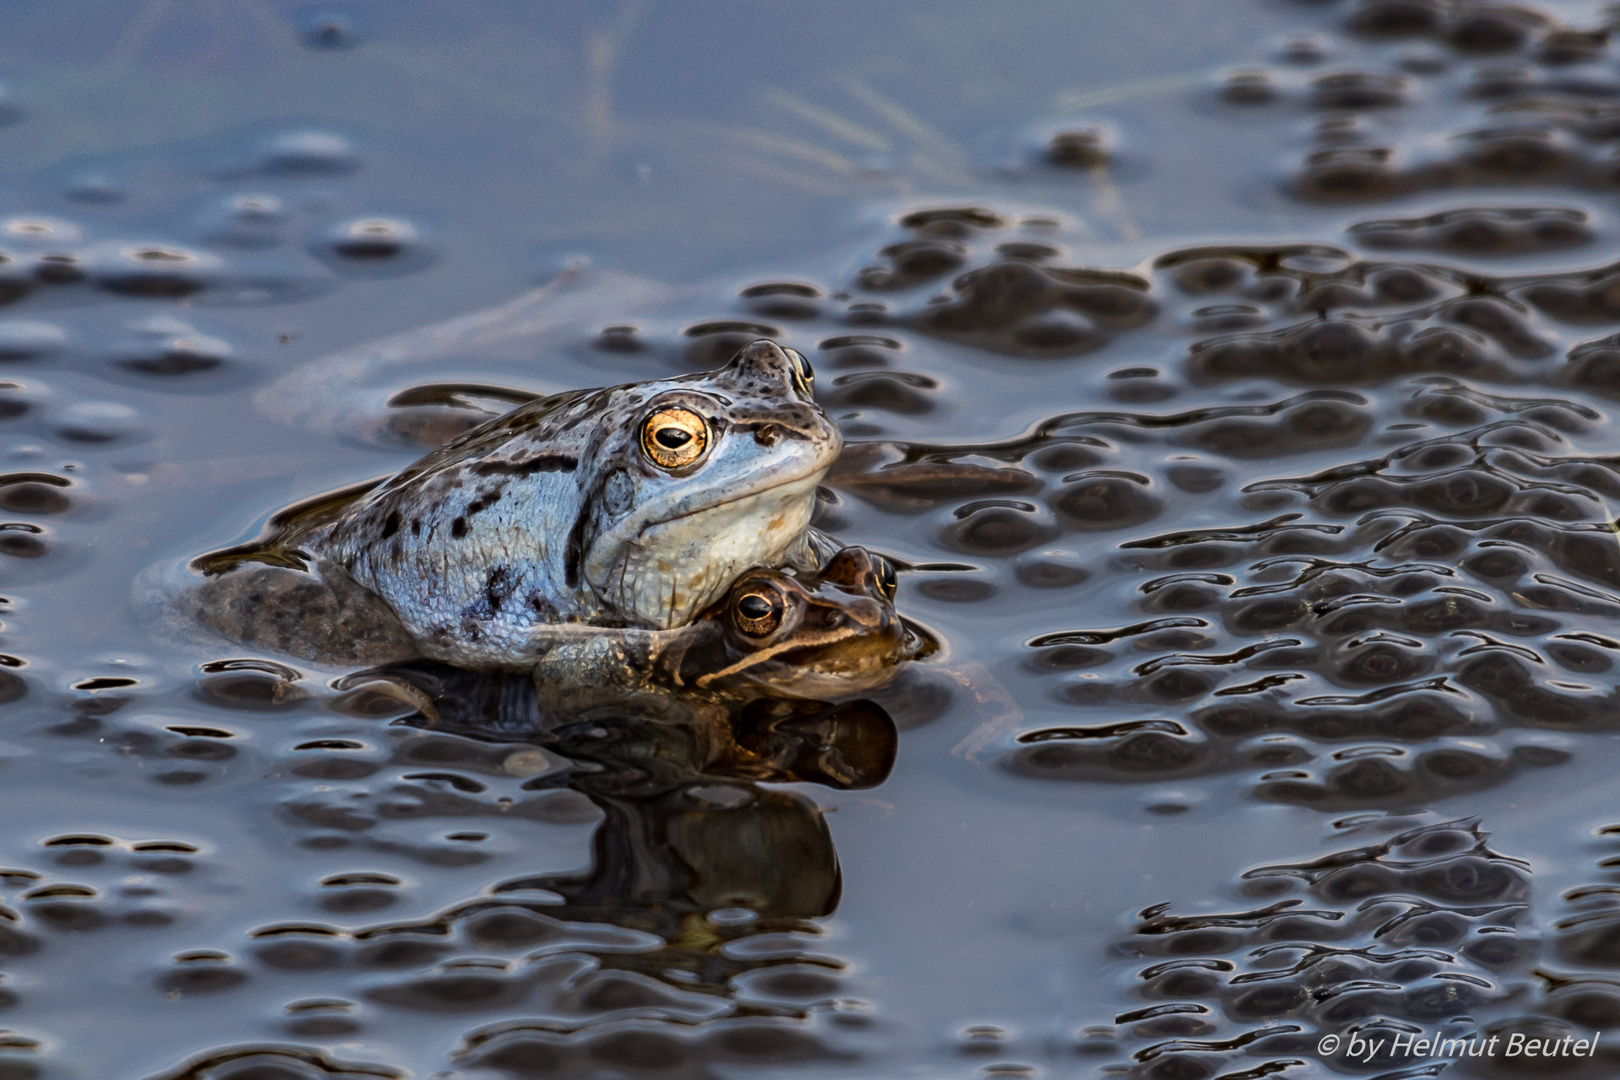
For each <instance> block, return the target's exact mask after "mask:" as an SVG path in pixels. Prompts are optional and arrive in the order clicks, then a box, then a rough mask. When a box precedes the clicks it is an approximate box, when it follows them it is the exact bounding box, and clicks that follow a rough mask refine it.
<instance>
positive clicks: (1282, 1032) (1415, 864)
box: [1079, 818, 1538, 1077]
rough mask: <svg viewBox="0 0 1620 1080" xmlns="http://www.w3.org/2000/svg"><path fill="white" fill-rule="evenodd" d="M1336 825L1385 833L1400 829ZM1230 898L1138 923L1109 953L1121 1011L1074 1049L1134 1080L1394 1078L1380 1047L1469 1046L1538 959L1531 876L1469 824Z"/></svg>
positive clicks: (1253, 884)
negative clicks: (1232, 902)
mask: <svg viewBox="0 0 1620 1080" xmlns="http://www.w3.org/2000/svg"><path fill="white" fill-rule="evenodd" d="M1342 824H1344V825H1346V826H1352V827H1353V826H1355V825H1358V824H1359V825H1361V827H1362V828H1363V829H1366V828H1369V827H1371V828H1378V827H1379V826H1380V825H1383V828H1382V829H1380V830H1379V831H1386V832H1387V831H1390V830H1391V828H1392V827H1393V828H1396V829H1398V828H1399V825H1400V821H1399V819H1390V820H1389V821H1388V823H1387V824H1385V823H1383V822H1379V821H1378V820H1377V819H1376V818H1375V819H1373V820H1372V821H1371V822H1370V823H1369V822H1360V823H1357V822H1349V821H1347V822H1345V823H1342ZM1407 824H1408V825H1410V819H1408V822H1407ZM1235 892H1236V893H1237V896H1236V897H1235V899H1237V900H1238V901H1239V905H1240V909H1239V910H1215V911H1211V910H1207V908H1208V907H1209V906H1210V905H1208V904H1205V905H1201V907H1204V908H1205V909H1206V910H1202V911H1199V912H1197V913H1189V914H1176V913H1174V911H1173V909H1172V907H1171V905H1170V904H1159V905H1155V906H1153V907H1150V908H1147V909H1145V910H1143V911H1142V912H1140V913H1138V915H1137V920H1136V924H1135V927H1134V930H1133V933H1132V935H1131V936H1130V937H1129V938H1128V939H1126V940H1124V941H1121V942H1120V943H1119V946H1118V950H1119V951H1120V952H1121V953H1126V954H1129V955H1131V956H1133V957H1138V958H1140V959H1136V960H1133V961H1132V962H1131V964H1130V966H1129V970H1128V971H1121V976H1122V978H1123V979H1125V980H1126V986H1127V989H1126V990H1125V997H1124V999H1123V1001H1122V1004H1123V1005H1124V1007H1123V1008H1122V1009H1121V1011H1120V1013H1119V1015H1117V1016H1116V1017H1114V1018H1113V1023H1112V1024H1111V1025H1106V1024H1105V1025H1097V1026H1093V1027H1090V1028H1087V1029H1086V1030H1085V1033H1084V1035H1083V1036H1082V1039H1081V1041H1080V1047H1079V1048H1080V1049H1081V1050H1082V1051H1083V1052H1086V1053H1088V1054H1109V1055H1112V1054H1120V1053H1123V1054H1124V1055H1125V1056H1126V1060H1125V1061H1124V1062H1122V1063H1121V1064H1120V1065H1119V1066H1118V1068H1119V1071H1120V1072H1121V1073H1122V1074H1123V1075H1127V1076H1131V1077H1138V1076H1140V1077H1163V1076H1171V1075H1174V1076H1213V1075H1217V1074H1220V1075H1225V1074H1228V1073H1232V1072H1237V1073H1243V1072H1246V1071H1250V1070H1254V1071H1255V1075H1260V1074H1261V1073H1263V1072H1271V1071H1277V1070H1280V1069H1283V1068H1287V1069H1288V1070H1289V1075H1296V1074H1297V1075H1299V1076H1310V1077H1317V1076H1320V1077H1328V1076H1336V1075H1339V1070H1340V1069H1341V1068H1345V1067H1353V1068H1355V1069H1357V1070H1362V1069H1366V1070H1372V1071H1376V1070H1378V1069H1386V1070H1390V1069H1399V1068H1400V1067H1401V1066H1402V1065H1410V1064H1411V1058H1410V1056H1409V1055H1403V1054H1399V1053H1393V1052H1391V1051H1390V1050H1389V1049H1388V1047H1389V1040H1391V1039H1392V1038H1393V1037H1394V1036H1395V1035H1396V1034H1401V1035H1406V1036H1414V1037H1420V1038H1434V1037H1437V1036H1438V1037H1443V1038H1447V1039H1471V1038H1473V1037H1475V1036H1476V1035H1478V1034H1479V1033H1480V1031H1481V1030H1482V1029H1485V1028H1486V1026H1487V1023H1488V1022H1489V1020H1488V1018H1490V1017H1492V1016H1501V1015H1502V1014H1503V1013H1504V1012H1506V1011H1507V1010H1509V1009H1511V1007H1512V1005H1513V1003H1514V1002H1515V999H1516V998H1517V997H1519V996H1521V995H1522V994H1523V993H1524V992H1525V989H1526V988H1527V986H1528V985H1529V983H1530V969H1531V967H1532V966H1533V964H1534V962H1535V959H1536V956H1537V953H1538V943H1537V941H1536V939H1535V935H1534V932H1533V931H1532V929H1531V926H1530V924H1529V920H1528V918H1527V915H1528V900H1529V895H1530V881H1529V874H1528V870H1527V868H1526V866H1525V865H1524V864H1523V863H1522V862H1520V861H1518V860H1515V859H1512V858H1509V857H1507V856H1504V855H1502V854H1500V853H1498V852H1496V851H1494V850H1492V849H1491V847H1490V846H1489V843H1488V837H1487V835H1486V834H1485V833H1484V832H1483V831H1482V830H1481V829H1480V827H1479V824H1478V822H1475V821H1469V820H1463V821H1444V822H1437V823H1432V824H1422V825H1417V826H1416V827H1409V828H1406V829H1404V830H1401V831H1396V832H1395V835H1393V836H1387V838H1385V839H1377V838H1376V837H1371V838H1368V839H1367V841H1366V842H1364V843H1363V844H1361V845H1358V846H1355V847H1352V848H1348V849H1345V850H1341V851H1339V852H1336V853H1333V854H1330V855H1325V856H1322V857H1319V858H1315V859H1309V860H1305V861H1301V862H1298V863H1293V864H1286V863H1284V864H1274V865H1267V866H1260V867H1256V868H1254V869H1252V870H1248V871H1246V872H1244V873H1243V874H1242V876H1241V878H1240V879H1239V881H1238V882H1237V884H1236V889H1235ZM1143 960H1146V961H1147V962H1146V963H1145V964H1143V962H1142V961H1143ZM1324 1035H1337V1036H1339V1038H1340V1040H1341V1041H1340V1042H1338V1043H1337V1044H1336V1045H1338V1046H1344V1045H1347V1040H1348V1038H1349V1036H1351V1035H1358V1036H1361V1037H1364V1038H1368V1037H1370V1038H1372V1039H1374V1040H1378V1039H1382V1040H1385V1042H1384V1047H1385V1049H1384V1051H1383V1053H1382V1055H1381V1056H1374V1057H1371V1058H1368V1059H1366V1060H1356V1061H1354V1062H1351V1061H1350V1060H1348V1059H1347V1058H1346V1057H1345V1056H1343V1055H1337V1056H1336V1055H1334V1054H1324V1053H1323V1052H1322V1051H1321V1049H1320V1046H1321V1044H1322V1041H1323V1037H1324ZM1474 1064H1477V1063H1475V1062H1473V1061H1471V1060H1466V1061H1463V1062H1461V1063H1459V1065H1458V1067H1459V1068H1463V1069H1467V1068H1469V1067H1470V1066H1472V1065H1474ZM1508 1064H1511V1063H1508Z"/></svg>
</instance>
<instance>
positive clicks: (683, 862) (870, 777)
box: [351, 661, 898, 991]
mask: <svg viewBox="0 0 1620 1080" xmlns="http://www.w3.org/2000/svg"><path fill="white" fill-rule="evenodd" d="M378 680H386V681H387V682H390V683H392V684H394V685H395V686H396V687H397V688H398V689H400V690H402V691H404V692H405V693H407V694H408V695H410V696H412V697H413V698H415V699H416V700H417V701H418V702H419V704H420V706H421V708H420V711H418V712H417V713H416V714H415V715H414V716H412V717H409V718H407V719H406V721H405V722H406V723H409V724H412V725H415V726H421V727H426V728H431V729H433V730H437V731H443V732H447V733H452V734H457V735H462V736H466V737H471V738H475V739H489V740H494V741H499V742H503V743H505V742H529V743H532V744H534V745H536V746H539V747H541V748H543V749H545V750H546V751H548V752H549V753H551V754H554V755H557V756H559V757H561V758H564V759H566V760H567V761H568V762H570V763H571V764H570V766H569V767H566V768H563V769H559V770H554V771H551V772H548V773H545V774H543V775H541V776H538V777H536V778H535V779H534V780H531V781H530V782H529V783H528V784H527V785H526V787H529V788H531V789H541V788H547V789H549V788H571V789H573V790H576V791H579V792H580V793H581V794H583V795H585V796H586V797H587V798H589V799H590V800H591V801H592V802H593V803H595V804H596V805H597V806H598V807H599V808H600V809H601V810H602V811H603V813H604V815H605V818H604V821H603V823H602V826H601V827H600V828H599V829H598V831H597V833H596V837H595V842H594V849H595V853H594V857H593V859H592V865H591V867H590V869H589V870H588V871H587V872H585V873H583V874H564V875H545V876H538V877H525V878H520V879H516V880H512V881H507V882H504V883H502V884H499V885H497V886H495V887H493V888H491V889H489V890H488V891H489V893H490V894H491V895H490V897H489V898H487V899H483V900H480V901H477V902H474V903H473V904H470V905H467V906H465V907H463V908H460V909H457V911H456V912H454V913H452V915H451V916H450V917H449V918H447V919H445V920H443V921H444V922H446V923H448V922H454V921H457V920H458V919H460V918H468V917H472V916H476V915H479V914H481V913H483V912H485V911H487V910H491V909H496V908H502V907H507V906H510V905H513V904H519V905H521V904H523V903H524V902H525V898H524V896H523V894H524V893H525V892H527V891H529V890H534V889H544V890H547V891H549V892H551V893H555V894H558V895H560V896H561V897H563V899H564V904H563V905H561V906H558V905H556V904H555V903H554V902H549V903H547V904H546V905H545V906H544V912H543V913H544V914H546V915H547V916H548V917H551V918H561V919H566V920H579V921H606V922H613V923H616V924H618V925H622V926H634V927H636V928H637V929H642V930H647V931H650V932H652V933H656V934H659V935H660V936H662V937H664V938H665V940H666V942H667V943H668V944H667V945H666V946H665V947H664V948H662V949H659V950H656V951H655V952H652V953H648V954H646V955H641V956H634V957H631V956H626V957H623V958H622V962H623V963H624V964H625V965H626V966H634V967H637V968H645V969H646V971H647V973H648V974H649V975H653V976H654V977H657V978H660V979H662V978H664V977H666V975H667V972H668V970H669V969H670V968H682V969H686V970H690V971H693V972H694V973H698V972H701V973H702V974H704V975H705V976H713V975H715V974H716V971H715V968H716V965H719V966H720V967H722V968H725V969H727V970H726V973H725V974H734V973H735V971H736V970H742V969H746V968H748V967H749V966H750V965H748V964H747V963H743V964H741V965H740V966H739V965H737V964H735V963H733V962H730V961H728V960H727V959H726V958H725V955H724V953H723V952H722V950H721V949H720V948H719V946H721V945H722V944H724V942H723V941H722V940H720V939H717V938H715V936H714V934H713V932H712V931H711V932H709V933H707V934H706V935H700V939H699V938H694V937H693V935H692V933H691V930H692V928H693V927H694V926H696V925H700V924H702V916H704V915H705V914H706V913H708V912H711V911H713V910H715V909H717V908H727V907H738V908H746V909H750V910H752V911H754V912H755V913H756V914H757V915H759V916H762V917H765V918H789V919H795V918H797V919H803V918H813V917H817V916H821V915H826V914H828V913H830V912H831V911H832V909H833V908H834V907H835V906H836V904H837V901H838V895H839V891H840V881H839V870H838V859H837V855H836V853H835V852H834V850H833V846H832V838H831V835H830V834H829V832H828V830H827V826H826V824H825V822H824V821H823V818H822V814H821V812H820V810H819V809H818V808H817V806H816V804H815V803H814V802H813V801H811V800H810V799H808V798H806V797H805V796H804V795H803V794H800V793H796V792H784V791H776V790H772V789H770V788H768V787H762V786H760V785H761V783H773V782H808V783H813V784H819V785H822V786H825V787H830V788H835V789H863V788H870V787H873V786H876V785H878V784H880V783H882V782H883V780H884V779H886V778H887V776H888V774H889V771H890V770H891V769H892V767H893V765H894V760H895V752H896V748H897V743H898V736H897V734H896V730H895V726H894V722H893V721H892V720H891V719H890V718H889V716H888V714H887V713H886V712H885V711H884V710H883V709H882V708H881V707H880V706H878V705H876V704H874V703H872V702H870V701H864V700H856V701H851V702H845V703H843V704H836V705H835V704H828V703H826V702H820V701H809V700H793V701H789V700H784V699H778V698H757V697H749V696H747V695H743V696H740V697H735V698H731V699H727V700H726V702H725V707H724V708H720V709H715V708H712V707H711V706H713V705H714V704H715V699H712V698H709V699H703V698H694V696H693V695H691V694H689V693H686V692H679V691H666V692H665V693H664V694H663V696H662V707H661V708H658V709H649V708H648V707H647V706H648V704H649V701H650V699H649V697H648V696H646V695H632V696H630V697H628V698H618V699H615V698H613V697H612V695H610V694H603V695H602V696H601V697H600V698H599V699H598V700H597V701H596V702H595V703H594V705H592V706H591V707H589V708H586V709H583V710H582V711H580V712H577V713H570V714H569V715H567V716H566V717H562V718H557V719H556V721H555V722H548V721H547V719H546V717H545V715H544V714H545V702H544V691H543V688H541V691H540V693H538V694H537V693H536V686H535V684H534V683H533V682H531V681H530V680H527V679H525V678H523V677H522V676H521V675H518V674H516V673H509V672H499V671H496V672H473V671H467V670H464V669H459V668H452V667H449V666H448V665H443V664H437V663H434V662H431V661H430V662H424V663H417V664H412V665H399V666H394V667H390V668H385V669H378V670H375V671H372V672H367V673H364V674H361V675H357V676H353V677H351V681H352V682H354V683H359V682H361V681H370V682H373V683H375V682H376V681H378ZM537 910H539V909H537ZM693 920H697V922H696V923H694V921H693ZM682 957H684V959H683V958H682ZM725 974H722V975H721V977H719V978H717V979H712V980H711V979H710V978H705V980H704V981H705V982H707V981H714V982H715V983H716V987H715V988H716V989H717V990H722V991H723V989H724V986H725V983H726V981H727V980H726V977H725Z"/></svg>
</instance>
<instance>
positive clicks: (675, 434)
mask: <svg viewBox="0 0 1620 1080" xmlns="http://www.w3.org/2000/svg"><path fill="white" fill-rule="evenodd" d="M653 438H655V439H657V440H658V445H659V446H662V447H664V448H665V449H667V450H679V449H680V448H681V447H683V446H685V445H686V444H687V443H689V442H691V441H692V433H691V432H690V431H682V430H681V429H680V428H678V427H666V428H659V429H658V431H657V433H656V434H654V435H653Z"/></svg>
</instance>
